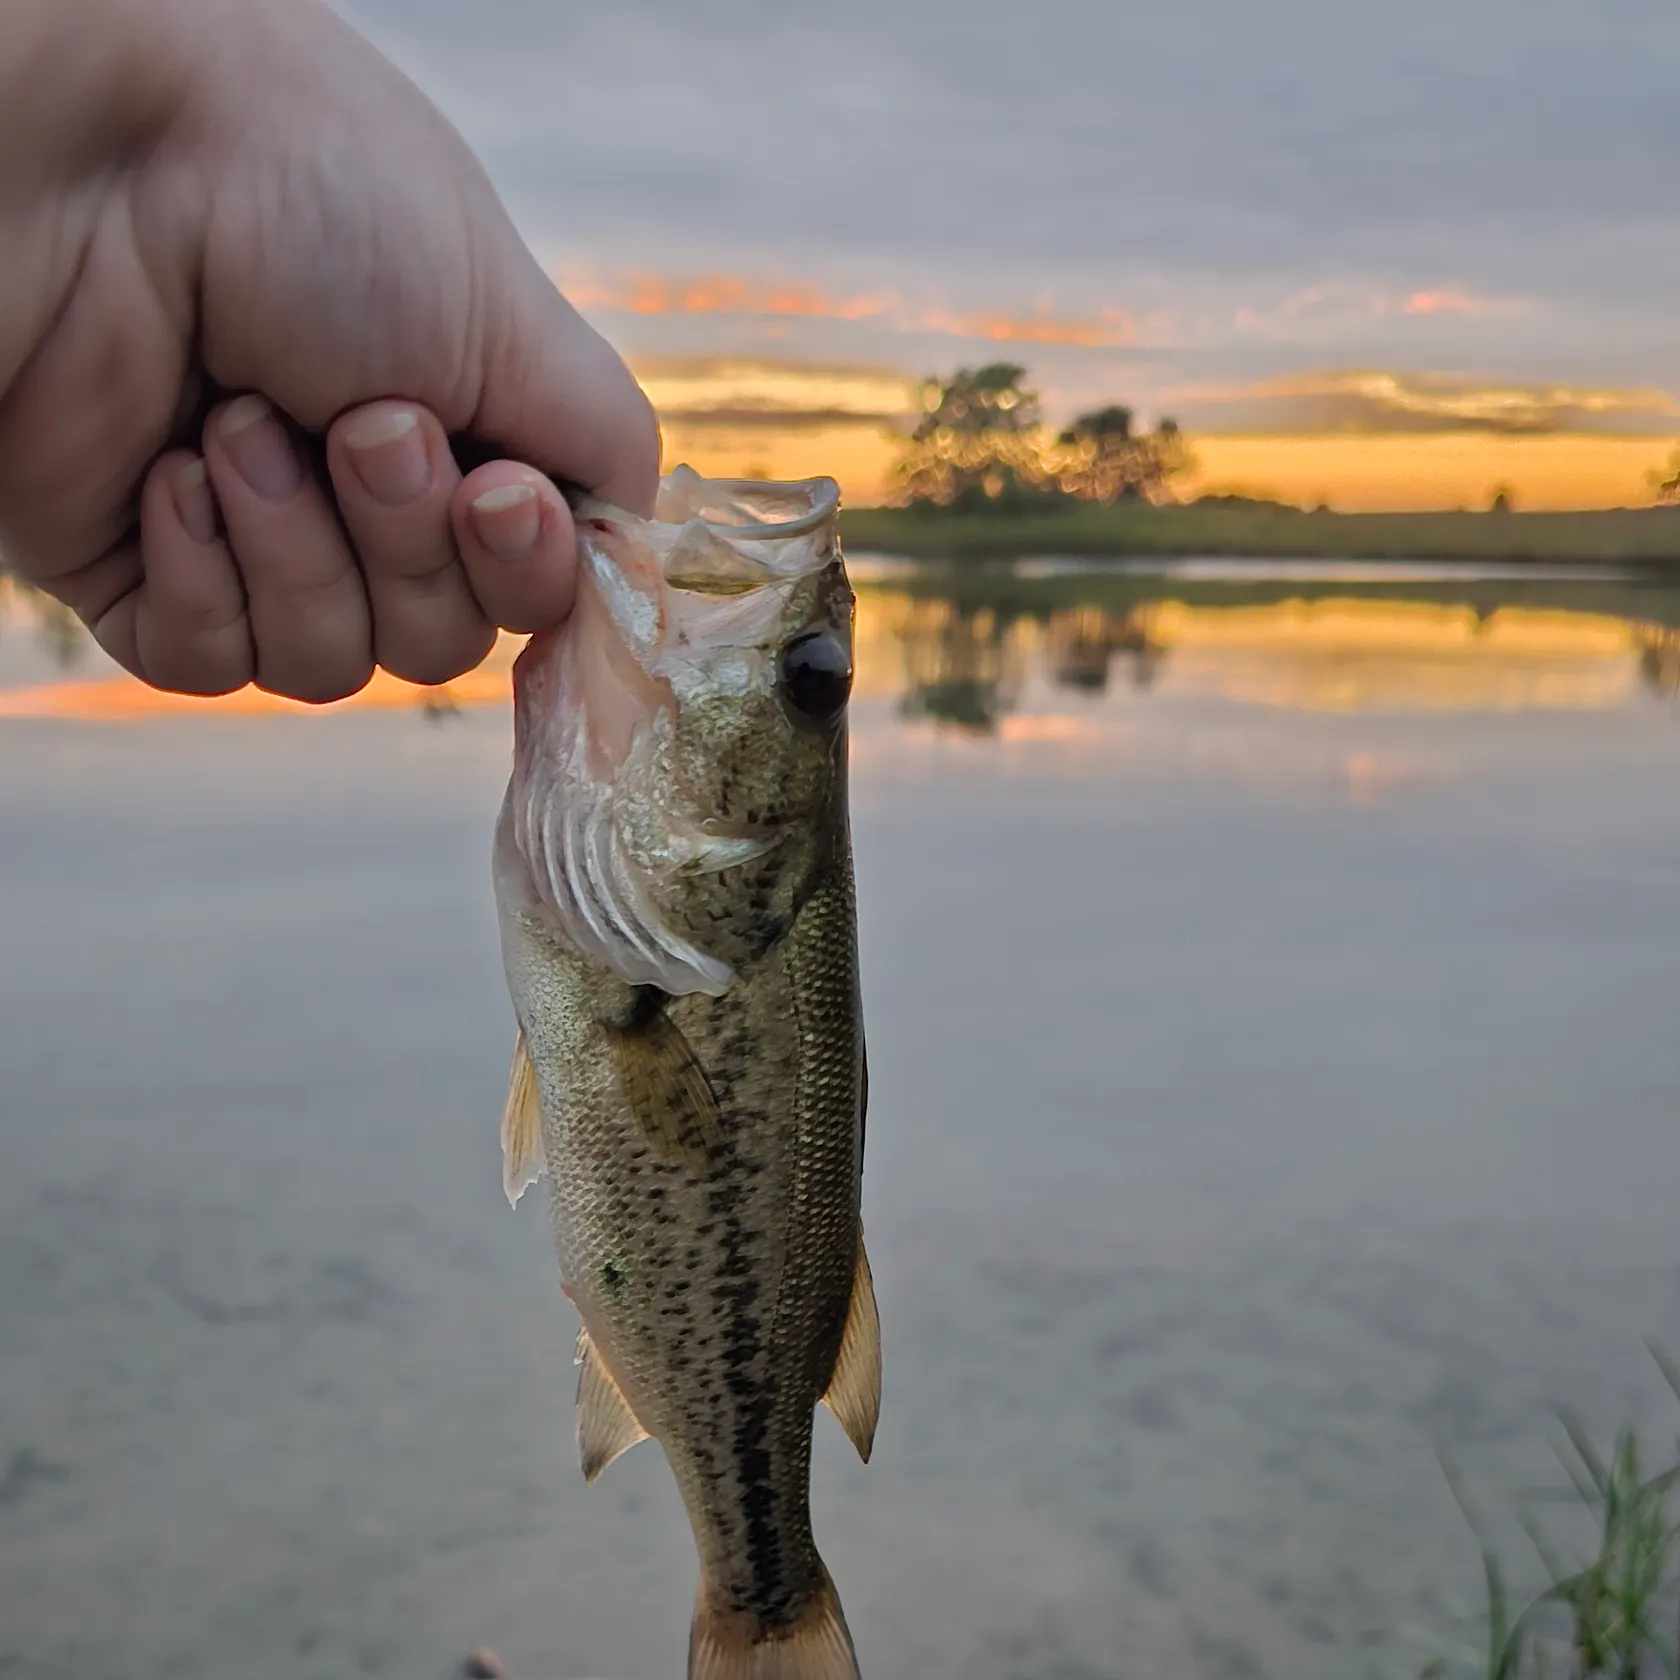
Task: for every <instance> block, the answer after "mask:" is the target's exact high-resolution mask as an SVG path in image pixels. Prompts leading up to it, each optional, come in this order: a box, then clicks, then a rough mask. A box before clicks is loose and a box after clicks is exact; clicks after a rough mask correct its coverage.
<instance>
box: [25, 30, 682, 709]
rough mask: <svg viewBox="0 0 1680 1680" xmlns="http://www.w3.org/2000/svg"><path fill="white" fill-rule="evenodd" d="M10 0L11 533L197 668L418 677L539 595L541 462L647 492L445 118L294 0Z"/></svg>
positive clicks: (550, 532)
mask: <svg viewBox="0 0 1680 1680" xmlns="http://www.w3.org/2000/svg"><path fill="white" fill-rule="evenodd" d="M14 4H18V5H21V6H22V8H23V14H24V16H23V27H22V29H21V32H19V33H14V34H13V44H12V46H11V48H10V56H8V49H7V48H6V47H5V46H4V45H0V113H5V112H8V111H9V112H10V115H4V114H0V149H3V143H4V142H5V141H6V140H7V139H8V138H9V137H10V136H11V131H12V130H13V129H14V127H19V126H21V128H22V133H23V142H22V144H24V146H25V147H26V149H27V150H28V153H29V155H31V156H32V157H35V158H38V159H44V160H47V163H48V165H49V166H48V167H46V168H38V169H36V170H34V171H33V173H32V174H30V173H24V174H21V175H20V172H19V171H18V169H17V168H16V166H13V167H12V169H11V172H10V173H9V174H8V173H7V172H6V169H5V167H4V166H3V165H0V245H3V246H5V248H6V249H7V251H8V264H9V265H10V266H9V269H8V273H9V276H10V278H8V276H7V274H5V273H0V549H3V550H4V553H5V556H6V559H7V562H8V564H10V565H11V566H12V567H13V568H14V569H15V570H17V571H18V572H19V573H21V575H23V576H24V577H26V578H28V579H30V580H31V581H33V582H35V583H37V584H39V585H40V586H41V587H42V588H44V589H46V590H48V591H49V592H50V593H52V594H53V595H55V596H57V597H58V598H59V599H61V600H63V601H65V602H66V603H68V604H69V605H70V606H71V607H72V608H73V609H74V610H75V611H76V612H77V613H78V614H79V615H80V616H81V617H82V618H83V620H84V621H85V622H86V623H87V624H88V625H89V627H90V628H91V629H92V631H93V634H94V635H95V636H96V637H97V638H98V640H99V642H100V643H101V645H102V646H103V647H104V648H105V649H106V650H107V651H108V652H109V653H110V654H111V655H112V656H113V657H114V658H115V659H116V660H118V661H119V663H121V664H122V665H124V666H126V667H127V668H128V669H129V670H130V671H132V672H134V673H135V674H136V675H138V676H140V677H142V678H143V679H145V680H146V681H147V682H149V683H151V684H153V685H154V686H156V687H160V688H166V689H174V690H179V691H183V692H189V693H199V694H216V693H225V692H228V691H230V690H232V689H235V688H239V687H241V686H243V685H244V684H245V683H247V682H252V681H255V682H256V683H257V684H259V685H260V686H261V687H263V688H265V689H268V690H270V691H271V692H274V693H278V694H285V695H290V696H293V697H295V698H298V699H303V700H311V701H327V700H333V699H337V698H340V697H342V696H344V695H347V694H350V693H353V692H354V691H355V690H357V689H358V688H360V687H361V686H362V685H363V684H364V683H365V682H366V681H367V680H368V678H369V676H370V675H371V674H372V671H373V669H374V667H375V666H376V665H380V666H384V667H385V668H386V669H388V670H390V671H392V672H393V673H395V674H396V675H398V676H400V677H405V678H407V679H409V680H411V681H415V682H426V683H435V682H443V681H447V680H448V679H449V678H450V677H453V676H456V675H459V674H460V673H461V672H462V671H465V670H467V669H470V668H471V667H472V666H474V665H476V664H477V663H478V662H479V661H480V660H481V659H482V658H483V657H484V655H485V654H486V653H487V652H488V651H489V649H490V647H491V646H492V644H493V642H494V640H495V635H496V629H497V627H498V626H500V627H503V628H506V629H510V630H535V629H539V628H543V627H546V626H548V625H550V624H553V623H555V622H557V621H558V620H560V619H561V618H563V617H564V616H565V614H566V612H567V611H568V610H569V608H570V604H571V598H572V588H573V568H574V565H575V553H576V551H575V538H574V533H573V529H572V522H571V515H570V512H569V510H568V509H567V506H566V503H565V501H564V499H563V498H562V497H561V495H560V494H559V492H558V491H557V490H556V488H555V487H554V485H553V483H552V482H551V481H550V479H549V477H548V476H547V475H548V474H552V475H554V476H555V477H557V478H560V479H563V480H567V481H571V482H573V483H576V484H578V485H579V486H581V487H583V488H585V489H588V490H591V491H594V492H596V493H598V494H600V495H602V496H604V497H606V498H607V499H609V500H612V501H615V502H617V503H619V504H620V505H622V506H624V507H626V508H628V509H629V510H631V511H634V512H647V511H649V510H650V508H651V503H652V497H653V491H654V486H655V482H656V477H657V472H658V433H657V428H656V426H655V423H654V420H653V416H652V412H651V410H650V408H649V407H648V405H647V402H646V400H645V398H644V397H643V396H642V394H641V392H640V391H639V389H638V388H637V386H636V384H635V382H634V381H633V380H632V379H631V377H630V375H629V374H628V372H627V371H626V370H625V368H624V366H623V364H622V363H621V362H620V361H619V359H618V357H617V356H616V355H615V354H614V353H613V351H612V350H611V349H610V348H609V347H608V346H607V344H606V343H605V341H604V340H602V339H601V338H599V337H598V336H597V335H596V334H595V333H594V332H593V331H592V330H591V329H590V328H589V327H588V326H587V325H586V324H585V323H584V322H583V321H582V319H581V318H580V317H579V316H578V315H577V314H576V313H575V312H574V311H573V310H572V309H571V307H570V306H569V305H568V304H567V303H566V302H565V301H564V299H563V298H561V296H560V295H559V293H558V292H557V291H555V289H554V287H553V286H552V285H551V283H550V282H549V281H548V279H547V278H546V277H545V276H544V275H543V273H542V271H541V269H540V268H539V267H538V265H537V263H536V262H535V261H534V259H533V258H532V257H531V255H530V253H529V252H528V251H527V249H526V248H525V246H524V245H523V243H522V242H521V241H520V239H519V237H518V235H517V234H516V233H515V231H514V229H513V226H512V224H511V222H510V221H509V219H508V217H507V216H506V214H505V212H504V211H503V209H502V207H501V205H500V203H499V202H498V200H497V198H496V195H495V193H494V191H493V189H492V188H491V186H490V184H489V182H488V180H487V179H486V178H485V176H484V174H483V172H482V170H481V169H480V168H479V166H478V165H477V163H476V162H475V160H474V159H473V158H472V156H471V154H470V153H469V151H468V150H467V148H466V146H465V144H464V143H463V142H462V141H461V139H460V138H459V137H458V136H457V135H456V134H455V132H454V131H453V130H452V129H451V128H450V127H449V125H448V124H447V123H446V122H445V121H444V119H443V118H442V116H441V115H439V113H438V112H437V111H436V110H435V109H434V108H433V107H432V106H431V105H430V104H429V103H428V102H427V101H426V100H425V98H424V97H423V96H422V95H421V94H420V93H419V92H418V91H417V90H416V89H415V88H414V87H413V86H412V85H411V84H410V83H409V82H408V81H407V80H405V79H404V78H403V77H402V76H401V75H400V74H399V72H398V71H397V70H396V69H395V68H394V67H393V66H391V65H390V64H389V63H388V62H387V61H386V60H385V59H383V58H382V57H381V56H380V55H379V54H378V53H377V52H375V51H374V49H373V48H372V47H371V46H369V45H368V44H367V43H366V42H364V41H363V40H362V39H361V38H360V37H359V36H357V35H355V34H354V33H353V32H352V31H351V30H350V29H349V28H348V26H347V25H345V24H344V23H342V22H341V21H340V20H339V19H337V18H336V17H335V16H334V15H333V14H332V13H331V12H330V11H328V10H327V9H326V8H325V6H322V5H319V4H317V0H161V3H160V0H14ZM32 6H33V7H34V8H35V26H36V27H35V32H34V34H33V35H31V29H30V19H29V14H30V11H31V7H32ZM67 21H68V22H69V23H70V24H72V25H75V26H76V27H74V28H72V29H71V30H70V31H69V33H68V34H67V33H66V30H65V27H64V26H65V23H66V22H67ZM12 30H13V23H12V22H11V21H9V22H8V31H9V32H10V31H12ZM19 41H21V42H22V46H21V47H20V46H19V45H18V44H17V43H18V42H19ZM93 42H100V43H104V45H103V46H102V47H100V48H97V49H96V48H94V47H92V46H90V43H93ZM101 51H102V52H103V55H104V59H106V60H109V62H110V67H111V81H110V85H109V86H107V85H105V83H103V82H102V81H101V76H100V71H99V67H98V65H96V64H94V63H92V62H91V61H92V60H93V59H97V58H99V56H100V52H101ZM65 53H73V54H79V56H78V57H76V58H75V59H74V60H73V62H74V63H75V65H76V69H75V70H74V72H73V74H70V83H69V87H68V91H67V90H66V82H65V75H66V74H69V73H68V72H60V71H59V70H58V69H57V68H56V67H57V66H58V64H59V62H60V59H59V57H58V56H57V55H62V54H65ZM55 76H56V78H57V84H58V85H57V87H56V89H55V88H54V87H53V85H52V84H53V82H54V79H55ZM78 101H80V102H81V104H82V110H81V112H80V114H78V111H77V109H76V106H77V103H78ZM11 155H12V156H13V157H16V156H17V155H18V153H17V152H16V151H13V152H12V153H11ZM54 160H56V162H55V161H54ZM14 250H16V251H21V252H23V253H24V254H25V257H26V259H28V260H25V261H23V262H21V263H13V262H12V260H11V255H10V253H11V252H13V251H14ZM20 323H21V327H20ZM452 439H453V440H456V441H457V442H459V443H461V444H463V445H464V446H465V448H464V449H463V451H462V453H464V454H467V455H468V457H469V458H468V460H467V463H466V464H467V467H468V470H466V471H465V472H463V470H462V466H461V465H459V464H458V463H457V460H456V458H455V453H454V452H452V449H451V440H452ZM504 456H505V457H507V458H502V457H504ZM474 461H478V462H481V463H482V464H477V465H474V464H473V462H474ZM538 469H540V470H538Z"/></svg>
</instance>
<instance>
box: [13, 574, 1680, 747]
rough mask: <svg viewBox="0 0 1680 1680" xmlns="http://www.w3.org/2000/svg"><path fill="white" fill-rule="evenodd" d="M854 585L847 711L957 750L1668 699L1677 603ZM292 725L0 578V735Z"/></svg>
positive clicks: (886, 579)
mask: <svg viewBox="0 0 1680 1680" xmlns="http://www.w3.org/2000/svg"><path fill="white" fill-rule="evenodd" d="M859 572H860V581H859V603H860V604H859V623H858V645H857V694H858V696H859V698H866V697H876V698H883V699H889V700H891V701H892V702H893V707H892V711H893V714H894V715H896V716H897V717H898V718H899V719H901V720H903V721H905V722H908V723H912V724H918V723H919V724H924V725H928V726H931V727H934V728H936V729H942V730H948V731H952V732H955V733H958V734H964V735H971V736H977V737H991V736H998V735H1000V734H1005V733H1007V731H1006V730H1005V729H1004V724H1005V720H1006V719H1009V718H1011V717H1012V716H1015V715H1017V714H1019V713H1021V712H1023V711H1027V712H1036V713H1040V714H1043V713H1047V712H1054V711H1055V710H1056V709H1057V708H1058V707H1061V708H1063V709H1067V708H1072V711H1073V714H1074V716H1076V717H1086V716H1088V713H1089V708H1090V707H1097V708H1099V709H1102V708H1112V707H1114V706H1116V705H1121V706H1123V705H1125V704H1129V703H1130V702H1131V701H1132V700H1136V699H1139V698H1141V697H1145V696H1148V697H1151V698H1158V699H1162V700H1165V699H1168V698H1171V697H1180V698H1183V697H1194V698H1202V699H1209V698H1212V699H1219V700H1224V701H1228V702H1238V703H1242V704H1246V705H1260V706H1266V707H1272V708H1283V709H1290V710H1305V711H1336V712H1361V711H1383V710H1398V711H1487V712H1511V711H1528V710H1555V711H1595V710H1604V709H1607V708H1614V707H1620V706H1626V705H1630V704H1637V703H1639V702H1641V701H1642V700H1650V699H1660V700H1663V701H1665V702H1666V701H1672V700H1673V699H1674V698H1675V697H1676V695H1680V584H1672V583H1665V582H1660V581H1646V582H1643V583H1641V582H1639V581H1637V580H1629V579H1610V578H1606V579H1604V580H1603V581H1599V580H1594V579H1582V578H1579V577H1573V576H1563V575H1561V574H1559V575H1542V576H1533V575H1528V576H1524V575H1522V574H1516V575H1512V576H1497V577H1495V576H1489V575H1487V574H1486V573H1485V572H1484V573H1471V572H1466V573H1465V574H1463V576H1462V577H1459V578H1454V577H1453V576H1451V575H1447V574H1442V573H1440V572H1430V571H1429V570H1428V569H1427V568H1408V569H1405V570H1397V572H1396V573H1395V575H1394V576H1393V577H1392V578H1386V579H1385V578H1383V577H1381V576H1380V575H1377V574H1373V575H1372V576H1371V577H1370V578H1369V579H1366V578H1364V577H1361V578H1359V579H1351V578H1342V577H1337V578H1331V579H1326V580H1324V581H1322V582H1321V583H1318V584H1313V583H1311V582H1310V581H1308V580H1304V579H1302V578H1300V577H1296V576H1293V575H1290V576H1281V577H1276V578H1272V579H1266V578H1263V577H1261V576H1259V574H1257V573H1255V572H1246V573H1241V574H1233V575H1230V576H1225V575H1220V576H1209V577H1206V578H1202V577H1197V576H1187V575H1185V573H1184V571H1183V569H1182V568H1180V569H1178V570H1177V571H1175V572H1173V573H1171V574H1162V575H1159V576H1150V575H1148V574H1145V573H1142V572H1139V571H1137V570H1127V571H1123V572H1122V571H1118V570H1115V571H1108V572H1104V571H1101V570H1096V569H1090V568H1085V569H1080V570H1075V571H1066V572H1059V571H1056V570H1055V569H1053V568H1044V567H1035V566H1033V565H1031V564H1023V565H1021V566H1019V567H1015V568H999V567H985V568H981V567H968V568H954V567H947V568H939V567H929V568H923V569H921V570H895V571H893V572H891V573H889V574H887V575H882V574H881V572H880V571H879V570H878V569H875V568H872V567H871V566H870V565H869V564H868V563H865V564H863V565H861V566H860V567H859ZM519 646H520V642H519V639H518V638H514V637H504V638H503V639H502V642H501V644H500V645H499V646H498V648H497V649H496V651H495V653H494V654H493V655H492V657H491V659H490V660H489V661H488V662H487V663H486V665H485V666H484V667H482V668H481V669H480V670H478V671H475V672H473V673H471V674H470V675H469V676H468V677H465V678H463V679H461V680H459V681H457V682H455V683H452V684H450V685H448V686H447V687H445V688H440V689H420V688H416V687H414V686H413V685H411V684H407V683H402V682H398V681H396V680H395V679H392V678H388V677H385V676H383V675H381V676H380V677H378V678H376V679H375V681H374V682H373V683H371V684H370V685H369V687H368V688H367V689H366V690H364V691H363V692H362V693H361V694H360V695H357V696H355V697H353V698H352V699H351V700H348V701H345V702H341V706H342V707H363V708H365V707H375V708H391V707H398V708H401V707H413V708H415V709H417V710H419V711H420V712H421V713H422V714H423V715H424V716H426V717H427V718H428V719H431V720H433V721H438V720H441V719H444V718H447V717H449V716H452V715H454V714H455V713H457V712H458V711H459V710H460V709H461V708H463V707H471V706H477V705H485V704H496V703H503V702H505V701H506V699H507V698H508V694H509V675H510V671H511V667H512V664H513V660H514V658H515V656H516V655H517V653H518V650H519ZM72 670H74V671H75V672H76V677H75V679H74V680H70V679H68V678H67V677H66V675H65V673H67V672H70V671H72ZM1057 695H1060V696H1062V697H1063V698H1062V699H1061V700H1060V701H1057V700H1056V699H1055V698H1054V697H1055V696H1057ZM335 709H339V708H326V710H329V711H330V710H335ZM305 710H313V708H302V707H299V706H297V705H295V704H294V703H292V702H289V701H285V700H278V699H275V698H274V697H272V696H269V695H265V694H260V693H258V692H257V691H256V690H254V689H251V690H246V691H245V692H244V693H242V694H240V695H237V696H234V697H231V698H224V699H220V700H214V701H204V700H195V699H187V698H182V697H177V696H166V695H156V694H152V693H149V692H148V691H146V690H144V689H143V688H141V686H140V685H139V684H137V683H134V682H131V681H129V680H128V679H126V678H125V677H123V675H122V674H121V673H120V672H117V671H116V670H114V668H112V667H111V666H110V665H109V662H107V661H105V660H104V659H103V656H102V655H100V653H99V652H98V650H97V649H96V648H94V647H93V646H92V644H91V643H90V642H89V641H88V639H87V637H86V634H85V632H84V631H82V629H81V628H80V626H79V625H78V624H77V623H76V621H75V619H74V618H73V617H71V615H70V614H69V613H67V612H66V611H65V610H64V609H62V608H60V607H58V606H56V604H55V603H51V602H48V601H45V600H43V599H42V598H40V597H37V596H31V595H28V594H26V593H25V592H23V591H21V590H20V589H18V588H17V587H16V586H15V585H13V586H10V587H9V588H8V586H6V584H5V581H4V580H3V579H0V717H13V718H18V717H82V718H100V719H106V720H115V719H119V718H137V717H147V716H155V715H162V714H183V713H184V714H192V713H199V714H207V715H210V714H214V715H229V714H233V713H252V712H276V711H291V712H300V711H305ZM1028 733H1031V731H1028Z"/></svg>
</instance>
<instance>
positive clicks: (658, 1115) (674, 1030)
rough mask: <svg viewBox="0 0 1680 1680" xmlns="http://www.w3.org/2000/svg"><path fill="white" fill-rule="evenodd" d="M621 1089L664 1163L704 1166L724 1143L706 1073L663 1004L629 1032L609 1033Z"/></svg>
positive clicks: (619, 1029) (610, 1030) (625, 1029)
mask: <svg viewBox="0 0 1680 1680" xmlns="http://www.w3.org/2000/svg"><path fill="white" fill-rule="evenodd" d="M608 1036H609V1040H610V1042H611V1044H612V1049H613V1061H614V1064H615V1065H616V1067H617V1069H618V1079H619V1085H620V1088H621V1089H622V1090H623V1092H624V1099H625V1101H626V1102H627V1103H628V1104H629V1105H630V1111H631V1113H633V1114H634V1115H635V1117H636V1123H637V1125H639V1126H640V1127H641V1129H642V1131H643V1133H644V1134H645V1135H646V1137H647V1140H648V1142H649V1143H650V1144H652V1145H653V1147H654V1148H655V1149H656V1150H657V1151H658V1152H659V1153H660V1154H661V1155H663V1156H665V1157H666V1158H667V1159H674V1160H680V1161H685V1162H687V1163H689V1164H690V1165H693V1166H704V1165H705V1163H706V1160H707V1158H708V1156H709V1155H710V1153H711V1151H712V1150H713V1149H714V1148H716V1147H717V1145H718V1144H720V1143H721V1142H722V1141H723V1129H722V1127H721V1125H720V1124H719V1121H718V1106H717V1097H716V1096H715V1095H714V1094H713V1091H712V1082H711V1081H710V1080H709V1079H708V1078H707V1077H706V1070H705V1068H703V1067H702V1066H701V1065H700V1059H699V1057H698V1056H696V1055H695V1054H694V1049H693V1047H692V1046H691V1045H690V1044H689V1042H688V1040H687V1039H686V1038H684V1037H683V1034H682V1029H681V1028H680V1027H679V1026H678V1025H677V1024H676V1022H674V1021H673V1020H672V1019H671V1018H670V1016H669V1015H667V1014H666V1013H665V1010H664V1007H663V1004H662V1003H661V1002H656V1003H655V1005H654V1007H652V1008H651V1009H649V1010H647V1011H645V1012H644V1013H642V1014H641V1015H640V1016H639V1018H638V1019H637V1020H636V1021H635V1022H634V1023H633V1024H632V1025H630V1026H627V1027H609V1028H608Z"/></svg>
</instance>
